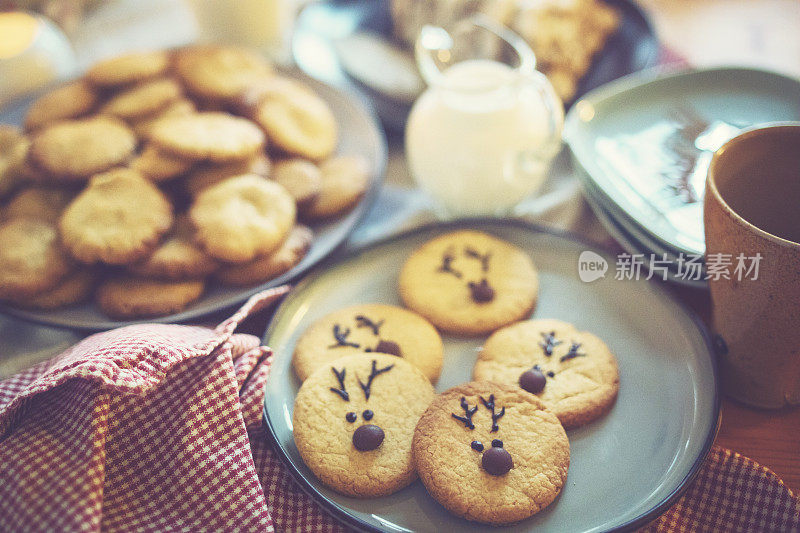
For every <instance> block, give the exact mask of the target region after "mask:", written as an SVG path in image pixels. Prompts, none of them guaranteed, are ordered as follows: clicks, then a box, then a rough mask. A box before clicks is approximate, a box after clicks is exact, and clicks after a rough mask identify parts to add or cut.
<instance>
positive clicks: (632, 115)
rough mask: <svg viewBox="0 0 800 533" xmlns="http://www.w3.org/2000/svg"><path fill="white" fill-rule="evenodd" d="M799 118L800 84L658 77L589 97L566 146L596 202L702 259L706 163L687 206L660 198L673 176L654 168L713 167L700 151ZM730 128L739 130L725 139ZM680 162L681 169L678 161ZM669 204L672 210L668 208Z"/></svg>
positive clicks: (734, 71) (730, 72) (624, 82)
mask: <svg viewBox="0 0 800 533" xmlns="http://www.w3.org/2000/svg"><path fill="white" fill-rule="evenodd" d="M798 118H800V81H798V80H795V79H792V78H788V77H785V76H782V75H779V74H775V73H772V72H767V71H762V70H756V69H748V68H713V69H707V70H697V71H688V72H677V73H675V72H669V71H661V70H653V71H648V72H644V73H640V74H634V75H632V76H628V77H626V78H622V79H620V80H617V81H615V82H612V83H609V84H607V85H605V86H602V87H600V88H598V89H595V90H593V91H591V92H589V93H588V94H586V95H585V96H584V97H583V98H582V99H581V100H579V101H578V102H576V103H575V105H574V106H573V107H572V109H571V110H570V111H569V113H568V114H567V118H566V122H565V127H564V138H565V140H566V142H567V144H568V145H569V147H570V150H571V151H572V156H573V161H574V162H575V165H576V167H577V168H582V169H584V170H585V171H586V174H587V176H588V179H589V180H591V182H592V184H593V185H594V186H595V187H596V189H597V190H598V194H597V195H596V196H602V197H605V198H606V199H607V200H608V202H607V203H608V204H609V205H613V206H614V207H616V209H614V208H611V209H610V211H611V213H612V214H613V213H614V211H615V210H619V211H621V212H623V213H625V214H626V215H627V216H628V217H629V218H630V219H631V220H632V221H633V223H634V224H635V225H636V226H638V227H639V228H641V231H643V232H644V233H645V234H647V235H648V238H650V239H653V240H656V241H658V242H659V243H661V245H662V246H663V247H665V248H666V249H668V250H670V249H671V250H675V251H676V252H680V251H683V252H685V253H690V254H701V255H702V254H703V253H704V251H705V244H704V242H703V240H704V238H703V230H702V193H703V185H704V177H705V173H704V172H703V166H702V162H701V163H698V166H697V168H698V169H699V170H700V172H698V173H697V174H696V175H695V176H694V177H693V178H692V179H691V181H692V182H693V183H694V184H696V185H697V184H699V189H700V190H699V194H696V196H697V198H696V201H694V202H693V203H692V204H690V205H688V206H687V205H683V204H680V203H678V202H669V201H668V200H665V199H664V198H662V197H661V194H662V193H663V191H661V192H659V193H658V194H656V193H655V192H654V191H655V190H656V189H659V185H660V184H659V183H658V181H657V174H658V172H661V171H665V172H668V174H667V175H669V176H671V177H674V176H673V175H672V170H671V169H670V168H665V167H663V166H661V165H660V163H656V162H654V161H661V159H659V157H665V156H666V157H667V158H666V161H668V162H669V161H671V159H670V157H669V156H670V155H673V156H674V155H675V154H678V156H680V155H686V154H688V155H689V156H690V157H695V156H698V155H699V156H700V157H701V158H702V159H698V161H705V162H707V160H708V159H710V156H711V153H712V151H713V150H712V149H707V150H700V149H699V148H700V147H702V146H705V148H709V147H712V148H713V146H715V145H716V144H718V142H719V141H721V140H723V139H722V138H721V137H724V135H725V134H726V133H732V132H733V131H735V128H744V127H748V126H751V125H755V124H763V123H767V122H774V121H784V120H798ZM698 123H699V124H703V123H704V124H705V128H706V129H705V130H704V129H703V127H702V126H701V127H697V128H696V126H697V124H698ZM728 126H730V127H728ZM659 128H660V129H659ZM677 128H685V131H686V132H687V135H686V136H685V137H684V138H681V137H682V136H677V137H676V136H672V137H671V138H669V139H667V138H666V136H663V135H661V133H663V132H666V133H669V132H670V131H671V130H674V129H677ZM726 128H728V129H731V128H734V129H731V131H730V132H726ZM692 131H695V133H701V131H705V132H712V133H713V134H712V135H705V136H704V135H702V134H701V135H700V138H701V140H700V141H695V139H694V135H692V134H691V132H692ZM710 137H720V138H716V139H710ZM654 139H656V140H659V139H660V140H661V141H664V144H665V145H666V144H667V143H668V142H675V143H677V145H678V146H677V149H675V150H669V149H667V148H666V146H661V144H660V143H658V142H654ZM693 141H694V142H693ZM712 141H713V142H712ZM634 143H638V144H634ZM611 147H616V148H615V149H614V150H612V149H611ZM624 149H627V150H632V151H633V152H634V155H633V156H627V155H626V154H627V153H628V152H626V151H625V150H624ZM637 152H638V153H637ZM651 152H652V153H651ZM642 154H648V155H644V156H643V155H642ZM612 155H613V156H614V157H613V158H612ZM635 156H638V157H639V158H640V159H643V161H642V162H640V165H643V164H647V165H650V166H648V167H646V168H640V166H637V165H634V164H633V163H632V162H631V161H633V160H635V159H636V157H635ZM678 160H679V162H681V163H682V162H683V161H680V157H678ZM651 175H652V176H653V177H652V178H651V177H650V176H651ZM626 176H627V177H626ZM632 177H635V178H636V180H637V182H636V183H635V184H632V183H631V181H630V180H631V179H632ZM645 178H646V179H645ZM661 185H663V184H661ZM664 188H665V189H666V187H664ZM667 203H671V204H674V205H671V206H670V207H664V205H665V204H667Z"/></svg>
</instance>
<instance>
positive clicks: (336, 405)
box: [293, 353, 434, 498]
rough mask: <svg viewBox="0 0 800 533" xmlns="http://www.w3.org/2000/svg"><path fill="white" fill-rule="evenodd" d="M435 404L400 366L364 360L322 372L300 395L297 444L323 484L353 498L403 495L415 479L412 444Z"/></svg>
mask: <svg viewBox="0 0 800 533" xmlns="http://www.w3.org/2000/svg"><path fill="white" fill-rule="evenodd" d="M433 397H434V392H433V387H432V386H431V384H430V382H429V381H428V380H427V378H426V377H425V376H423V375H422V373H421V372H420V371H419V370H417V369H416V368H414V367H413V366H411V365H410V364H409V363H407V362H406V361H404V360H403V359H401V358H398V357H395V356H393V355H387V354H377V353H371V354H370V353H360V354H356V355H349V356H346V357H342V358H340V359H336V360H335V361H333V362H331V363H329V364H326V365H324V366H321V367H320V368H318V369H317V371H316V372H314V373H313V374H312V375H311V376H310V377H309V378H308V379H306V380H305V381H304V382H303V386H302V387H300V390H299V391H298V393H297V398H296V399H295V403H294V416H293V426H294V441H295V444H296V445H297V449H298V451H299V452H300V456H301V457H302V458H303V461H304V462H305V463H306V465H308V467H309V468H310V469H311V470H312V471H313V472H314V475H316V476H317V477H318V478H319V479H320V481H322V482H323V483H324V484H325V485H327V486H328V487H330V488H332V489H334V490H336V491H337V492H341V493H342V494H347V495H350V496H355V497H360V498H369V497H376V496H385V495H387V494H392V493H393V492H396V491H398V490H400V489H402V488H403V487H405V486H406V485H408V484H409V483H411V482H412V481H414V479H416V477H417V475H416V472H415V470H414V466H413V464H412V457H411V440H412V437H413V435H414V427H415V426H416V424H417V421H418V420H419V417H420V415H421V414H422V413H423V412H424V411H425V408H426V407H428V404H429V403H430V402H431V400H432V399H433Z"/></svg>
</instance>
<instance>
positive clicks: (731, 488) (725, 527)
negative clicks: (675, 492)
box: [641, 446, 800, 533]
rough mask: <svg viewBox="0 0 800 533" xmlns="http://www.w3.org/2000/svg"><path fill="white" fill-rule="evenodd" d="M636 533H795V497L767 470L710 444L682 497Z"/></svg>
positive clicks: (798, 526)
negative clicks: (710, 447) (705, 532)
mask: <svg viewBox="0 0 800 533" xmlns="http://www.w3.org/2000/svg"><path fill="white" fill-rule="evenodd" d="M641 531H646V532H648V533H650V532H667V531H669V532H672V531H676V532H677V531H679V532H695V531H715V532H717V531H720V532H722V531H724V532H741V533H752V532H787V533H800V498H798V497H797V496H796V495H794V494H793V493H792V491H791V490H790V489H789V487H787V486H786V485H784V484H783V481H781V479H780V478H779V477H778V476H777V475H775V473H774V472H772V471H771V470H769V469H768V468H765V467H763V466H761V465H760V464H758V463H756V462H755V461H753V460H752V459H748V458H747V457H744V456H742V455H739V454H738V453H736V452H732V451H730V450H726V449H725V448H720V447H719V446H714V447H713V448H712V449H711V453H710V454H709V455H708V458H706V462H705V463H704V464H703V466H702V468H701V469H700V472H699V473H698V475H697V478H696V479H695V480H694V482H693V483H692V485H691V486H690V487H689V488H688V489H687V491H686V493H685V494H684V495H683V496H682V497H681V499H679V500H678V501H677V502H676V503H675V505H673V506H672V507H671V508H670V509H669V510H668V511H667V512H666V513H664V514H663V515H661V517H659V518H658V520H656V521H654V522H653V523H651V524H650V525H648V526H647V527H645V528H643V529H642V530H641Z"/></svg>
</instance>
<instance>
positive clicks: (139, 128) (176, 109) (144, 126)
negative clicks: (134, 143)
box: [129, 98, 197, 139]
mask: <svg viewBox="0 0 800 533" xmlns="http://www.w3.org/2000/svg"><path fill="white" fill-rule="evenodd" d="M196 112H197V107H196V106H195V105H194V102H192V101H191V100H188V99H186V98H178V99H177V100H174V101H173V102H171V103H170V104H169V105H167V107H165V108H164V109H161V110H159V111H157V112H156V113H153V114H152V115H147V116H146V117H141V118H137V119H134V120H131V121H129V122H130V126H131V129H133V131H134V133H136V135H137V136H138V137H139V138H140V139H149V138H150V133H151V132H152V129H153V125H154V124H155V123H156V122H158V121H159V120H161V119H162V118H166V117H170V116H173V117H174V116H181V115H192V114H194V113H196Z"/></svg>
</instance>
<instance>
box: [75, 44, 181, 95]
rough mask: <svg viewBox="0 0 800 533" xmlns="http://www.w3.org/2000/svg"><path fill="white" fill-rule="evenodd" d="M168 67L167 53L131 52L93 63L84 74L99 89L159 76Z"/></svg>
mask: <svg viewBox="0 0 800 533" xmlns="http://www.w3.org/2000/svg"><path fill="white" fill-rule="evenodd" d="M168 67H169V54H167V52H164V51H144V52H132V53H128V54H122V55H118V56H114V57H112V58H109V59H105V60H102V61H99V62H97V63H95V64H94V65H92V66H91V67H90V68H89V70H88V71H87V72H86V79H87V80H88V81H89V82H91V83H92V84H93V85H97V86H99V87H116V86H120V85H128V84H130V83H136V82H140V81H143V80H147V79H150V78H154V77H156V76H160V75H161V74H163V73H164V72H165V71H166V70H167V68H168Z"/></svg>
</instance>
